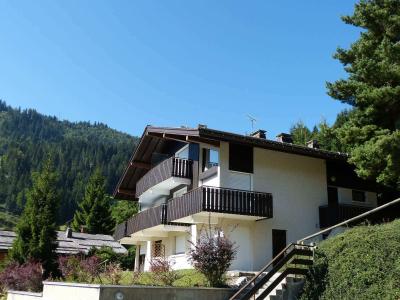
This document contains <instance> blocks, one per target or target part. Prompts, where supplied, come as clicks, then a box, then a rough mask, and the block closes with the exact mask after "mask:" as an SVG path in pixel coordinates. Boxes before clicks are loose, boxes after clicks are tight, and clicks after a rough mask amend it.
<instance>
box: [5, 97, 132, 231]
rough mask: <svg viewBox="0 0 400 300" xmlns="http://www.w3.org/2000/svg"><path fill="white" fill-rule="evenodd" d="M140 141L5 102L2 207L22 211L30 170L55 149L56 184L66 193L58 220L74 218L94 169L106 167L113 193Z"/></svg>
mask: <svg viewBox="0 0 400 300" xmlns="http://www.w3.org/2000/svg"><path fill="white" fill-rule="evenodd" d="M137 141H138V139H137V138H134V137H132V136H129V135H128V134H124V133H121V132H118V131H116V130H113V129H110V128H108V127H107V126H106V125H104V124H100V123H94V124H90V123H88V122H79V123H72V122H68V121H59V120H57V118H55V117H48V116H44V115H41V114H39V113H38V112H36V111H35V110H31V109H29V110H21V109H13V108H11V107H9V106H7V105H6V103H5V102H3V101H0V206H2V207H4V208H5V212H6V213H7V214H9V213H12V214H17V215H18V214H20V213H21V212H22V210H23V208H24V205H25V203H26V200H27V191H28V190H29V188H30V187H31V185H32V181H31V173H32V172H33V171H37V170H40V169H41V168H42V167H43V164H44V162H45V160H46V156H47V155H48V153H52V157H53V158H54V168H55V170H56V172H57V173H58V174H59V175H60V178H62V180H60V181H59V182H58V183H57V189H58V190H59V191H60V194H61V203H60V211H59V215H58V220H57V221H58V224H62V223H65V222H66V221H68V220H71V219H72V218H73V216H74V212H75V209H76V207H77V203H78V201H79V200H81V199H82V198H83V195H84V190H85V186H86V184H87V182H88V179H89V177H90V175H91V173H92V172H93V170H94V168H96V167H98V168H100V169H101V170H102V173H103V174H104V176H105V177H106V191H107V193H108V194H111V193H112V191H113V189H114V187H115V185H116V184H117V182H118V180H119V177H120V175H121V174H122V172H123V169H124V168H125V166H126V163H127V161H128V159H129V157H130V155H131V153H132V148H133V146H134V145H136V144H137ZM1 220H2V217H1V216H0V223H1V222H2V221H1ZM0 226H2V225H0ZM6 226H7V227H8V228H9V227H11V226H12V224H11V223H8V224H7V225H6Z"/></svg>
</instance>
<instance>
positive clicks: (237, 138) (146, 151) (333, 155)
mask: <svg viewBox="0 0 400 300" xmlns="http://www.w3.org/2000/svg"><path fill="white" fill-rule="evenodd" d="M177 141H178V142H182V143H189V142H203V143H207V144H212V145H216V146H218V145H219V143H220V142H221V141H224V142H232V143H239V144H245V145H249V146H253V147H259V148H264V149H269V150H274V151H280V152H286V153H292V154H297V155H303V156H310V157H315V158H321V159H330V160H332V159H333V160H337V159H338V160H345V159H347V157H348V156H347V154H345V153H339V152H332V151H327V150H322V149H314V148H309V147H306V146H300V145H294V144H290V143H282V142H277V141H272V140H268V139H262V138H257V137H252V136H247V135H241V134H236V133H231V132H226V131H220V130H215V129H209V128H207V127H205V126H201V125H199V127H198V128H186V127H180V128H172V127H154V126H147V127H146V128H145V130H144V132H143V135H142V138H141V139H140V142H139V145H138V146H137V148H136V150H135V152H134V153H133V155H132V157H131V159H130V161H129V163H128V165H127V167H126V168H125V171H124V173H123V175H122V177H121V179H120V180H119V182H118V184H117V187H116V189H115V191H114V197H116V198H119V199H135V186H136V182H137V181H138V180H139V179H140V178H141V177H142V176H143V175H144V174H146V173H147V171H148V170H149V169H150V168H151V157H152V154H153V153H154V152H159V153H160V152H162V149H163V148H165V147H168V144H169V143H176V142H177Z"/></svg>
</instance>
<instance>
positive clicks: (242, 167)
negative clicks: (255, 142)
mask: <svg viewBox="0 0 400 300" xmlns="http://www.w3.org/2000/svg"><path fill="white" fill-rule="evenodd" d="M229 170H231V171H238V172H244V173H253V148H252V147H249V146H243V145H238V144H229Z"/></svg>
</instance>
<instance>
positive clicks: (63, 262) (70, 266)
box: [58, 256, 80, 281]
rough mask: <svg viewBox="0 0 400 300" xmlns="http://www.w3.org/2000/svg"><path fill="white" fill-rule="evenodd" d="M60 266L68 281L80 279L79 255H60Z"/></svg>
mask: <svg viewBox="0 0 400 300" xmlns="http://www.w3.org/2000/svg"><path fill="white" fill-rule="evenodd" d="M58 268H59V269H60V272H61V274H62V276H63V277H64V278H65V279H66V280H68V281H79V279H80V274H79V273H80V259H79V257H77V256H59V257H58Z"/></svg>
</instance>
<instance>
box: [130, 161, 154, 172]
mask: <svg viewBox="0 0 400 300" xmlns="http://www.w3.org/2000/svg"><path fill="white" fill-rule="evenodd" d="M130 166H131V167H136V168H140V169H146V170H149V169H151V164H149V163H145V162H142V161H133V162H131V164H130Z"/></svg>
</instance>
